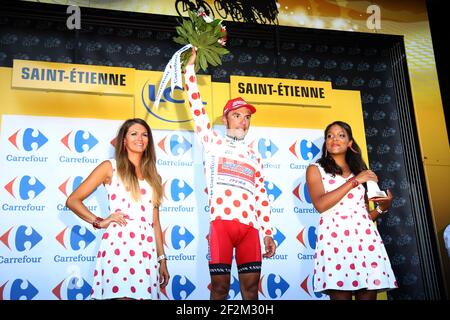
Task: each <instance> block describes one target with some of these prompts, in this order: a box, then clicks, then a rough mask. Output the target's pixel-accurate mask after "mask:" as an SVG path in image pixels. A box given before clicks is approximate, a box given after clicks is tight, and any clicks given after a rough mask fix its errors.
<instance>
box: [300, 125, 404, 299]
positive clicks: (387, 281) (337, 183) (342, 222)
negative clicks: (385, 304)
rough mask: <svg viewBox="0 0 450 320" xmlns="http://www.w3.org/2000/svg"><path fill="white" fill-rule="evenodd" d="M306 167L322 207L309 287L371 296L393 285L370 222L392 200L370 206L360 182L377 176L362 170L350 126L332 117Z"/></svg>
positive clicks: (344, 296)
mask: <svg viewBox="0 0 450 320" xmlns="http://www.w3.org/2000/svg"><path fill="white" fill-rule="evenodd" d="M317 162H318V163H315V164H312V165H310V166H309V167H308V169H307V171H306V183H307V186H308V191H309V193H310V196H311V200H312V202H313V204H314V207H315V208H316V209H317V210H318V211H319V212H320V213H321V215H320V221H319V226H318V229H317V245H316V252H315V258H314V291H316V292H324V293H326V294H328V295H329V296H330V298H331V299H332V300H346V299H352V296H353V294H354V295H355V298H356V299H359V300H375V299H376V294H377V292H378V291H382V290H388V289H393V288H397V282H396V280H395V276H394V273H393V271H392V268H391V264H390V262H389V258H388V256H387V253H386V250H385V248H384V244H383V241H382V240H381V237H380V235H379V234H378V231H377V228H376V226H375V224H374V223H373V220H375V219H376V218H377V217H378V215H379V214H381V213H384V212H385V211H386V210H387V208H388V207H389V206H390V204H391V202H392V194H391V193H390V191H388V197H387V198H383V199H375V200H376V201H377V203H378V207H377V208H376V209H375V210H372V211H369V210H368V204H367V200H366V196H365V188H364V186H363V185H362V184H363V183H365V182H367V181H369V180H371V181H375V182H377V181H378V179H377V176H376V175H375V174H374V173H373V172H372V171H370V170H367V166H366V165H365V163H364V161H363V159H362V157H361V150H360V148H359V146H358V145H357V144H356V142H355V140H354V139H353V136H352V130H351V128H350V126H349V125H348V124H347V123H345V122H342V121H335V122H333V123H331V124H330V125H328V126H327V128H326V129H325V142H324V144H323V147H322V157H321V158H320V159H319V160H318V161H317Z"/></svg>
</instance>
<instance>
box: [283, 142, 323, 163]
mask: <svg viewBox="0 0 450 320" xmlns="http://www.w3.org/2000/svg"><path fill="white" fill-rule="evenodd" d="M289 151H290V152H291V153H292V154H293V155H294V156H295V157H296V158H297V159H300V157H301V158H302V159H303V160H305V161H309V160H312V159H314V158H315V157H316V156H317V155H318V154H319V152H320V149H319V148H318V147H317V146H316V145H315V144H314V143H313V142H312V141H309V140H304V139H302V140H300V141H299V140H297V141H295V142H294V144H292V145H291V146H290V147H289Z"/></svg>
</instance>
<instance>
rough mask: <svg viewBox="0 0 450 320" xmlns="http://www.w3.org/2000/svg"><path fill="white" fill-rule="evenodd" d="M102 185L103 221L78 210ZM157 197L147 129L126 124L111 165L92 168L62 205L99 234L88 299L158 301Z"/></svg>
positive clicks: (163, 280)
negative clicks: (104, 192) (105, 197)
mask: <svg viewBox="0 0 450 320" xmlns="http://www.w3.org/2000/svg"><path fill="white" fill-rule="evenodd" d="M102 183H103V184H104V185H105V187H106V190H107V191H108V200H109V210H110V212H112V213H111V214H110V215H109V216H108V217H107V218H105V219H102V218H100V217H96V216H95V215H94V214H93V213H92V212H91V211H89V210H88V209H87V208H86V206H84V204H83V200H84V199H86V198H87V197H88V196H89V194H91V193H92V192H93V191H94V190H95V189H96V188H97V187H98V186H99V185H100V184H102ZM162 194H163V191H162V186H161V177H160V176H159V175H158V172H157V170H156V157H155V148H154V143H153V137H152V133H151V130H150V127H149V126H148V124H147V123H146V122H145V121H144V120H142V119H129V120H127V121H125V122H124V124H123V125H122V126H121V128H120V129H119V133H118V135H117V137H116V150H115V159H111V160H106V161H103V162H102V163H101V164H100V165H99V166H97V167H96V168H95V169H94V171H92V173H91V174H90V175H89V176H88V177H87V178H86V180H84V181H83V183H81V185H80V186H79V187H78V188H77V189H76V190H75V191H74V192H73V193H72V194H71V195H70V196H69V198H68V199H67V202H66V204H67V207H68V208H70V209H71V210H72V211H73V212H74V213H75V214H77V215H78V216H79V217H80V218H81V219H83V220H85V221H86V222H88V223H92V224H93V226H94V228H96V229H100V228H102V229H105V231H104V233H103V236H102V240H101V244H100V249H99V251H98V253H97V261H96V266H95V271H94V280H93V286H92V298H93V299H159V292H160V288H164V287H165V286H166V285H167V282H168V280H169V273H168V271H167V265H166V259H165V255H164V250H163V249H164V248H163V243H162V232H161V225H160V222H159V210H158V207H159V204H160V203H161V199H162Z"/></svg>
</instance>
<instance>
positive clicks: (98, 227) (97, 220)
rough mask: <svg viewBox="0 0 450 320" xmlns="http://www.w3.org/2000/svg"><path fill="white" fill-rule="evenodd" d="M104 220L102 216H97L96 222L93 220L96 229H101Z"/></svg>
mask: <svg viewBox="0 0 450 320" xmlns="http://www.w3.org/2000/svg"><path fill="white" fill-rule="evenodd" d="M102 221H103V218H102V217H97V218H95V220H94V222H92V225H93V226H94V229H101V228H102V227H100V222H102Z"/></svg>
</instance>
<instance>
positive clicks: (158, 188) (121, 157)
mask: <svg viewBox="0 0 450 320" xmlns="http://www.w3.org/2000/svg"><path fill="white" fill-rule="evenodd" d="M136 123H137V124H140V125H142V126H144V127H145V129H146V130H147V133H148V145H147V148H146V149H145V151H144V154H143V155H142V158H141V163H140V166H141V172H142V175H143V177H144V179H145V180H146V181H147V182H148V184H150V186H151V187H152V189H153V199H152V202H153V205H155V206H159V205H160V204H161V201H162V197H163V189H162V185H161V176H160V175H159V174H158V170H157V168H156V152H155V144H154V142H153V135H152V130H151V129H150V127H149V125H148V124H147V122H145V121H144V120H142V119H139V118H134V119H128V120H126V121H125V122H124V123H123V124H122V126H121V127H120V129H119V132H118V134H117V137H116V149H115V158H116V162H117V173H118V175H119V177H120V179H121V180H122V182H123V183H124V184H125V186H127V187H128V188H129V190H130V192H131V196H132V198H133V199H134V200H136V201H137V200H138V199H139V198H140V190H139V181H138V177H137V175H136V168H135V167H134V164H133V163H131V161H130V160H129V159H128V154H127V150H126V148H125V147H124V144H123V142H124V140H125V136H126V134H127V133H128V130H129V129H130V127H131V126H132V125H134V124H136Z"/></svg>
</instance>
